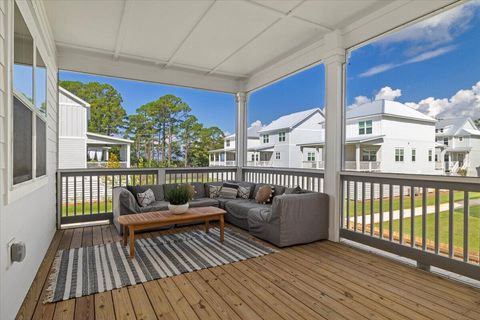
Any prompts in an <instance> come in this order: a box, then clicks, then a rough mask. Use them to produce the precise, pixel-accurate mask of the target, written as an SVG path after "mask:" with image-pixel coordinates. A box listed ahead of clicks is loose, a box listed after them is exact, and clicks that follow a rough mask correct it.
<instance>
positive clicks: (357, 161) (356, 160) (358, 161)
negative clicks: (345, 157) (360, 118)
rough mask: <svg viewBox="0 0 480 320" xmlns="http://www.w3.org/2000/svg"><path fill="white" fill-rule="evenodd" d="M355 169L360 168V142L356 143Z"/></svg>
mask: <svg viewBox="0 0 480 320" xmlns="http://www.w3.org/2000/svg"><path fill="white" fill-rule="evenodd" d="M355 169H356V170H357V171H359V170H360V143H357V144H355Z"/></svg>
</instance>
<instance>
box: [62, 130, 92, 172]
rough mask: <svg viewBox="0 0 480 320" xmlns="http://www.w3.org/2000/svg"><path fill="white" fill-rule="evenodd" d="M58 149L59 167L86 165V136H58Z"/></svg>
mask: <svg viewBox="0 0 480 320" xmlns="http://www.w3.org/2000/svg"><path fill="white" fill-rule="evenodd" d="M59 150H60V152H59V154H58V168H59V169H80V168H82V169H83V168H86V167H87V139H86V138H75V137H60V138H59Z"/></svg>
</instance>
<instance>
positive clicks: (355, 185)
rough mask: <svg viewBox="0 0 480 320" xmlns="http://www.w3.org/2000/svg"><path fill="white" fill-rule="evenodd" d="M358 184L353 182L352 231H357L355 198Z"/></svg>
mask: <svg viewBox="0 0 480 320" xmlns="http://www.w3.org/2000/svg"><path fill="white" fill-rule="evenodd" d="M357 185H358V182H357V181H353V230H354V231H357V205H358V203H357V196H358V187H357Z"/></svg>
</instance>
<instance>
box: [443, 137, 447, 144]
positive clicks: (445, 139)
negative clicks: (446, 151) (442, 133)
mask: <svg viewBox="0 0 480 320" xmlns="http://www.w3.org/2000/svg"><path fill="white" fill-rule="evenodd" d="M443 144H444V145H446V146H448V138H443Z"/></svg>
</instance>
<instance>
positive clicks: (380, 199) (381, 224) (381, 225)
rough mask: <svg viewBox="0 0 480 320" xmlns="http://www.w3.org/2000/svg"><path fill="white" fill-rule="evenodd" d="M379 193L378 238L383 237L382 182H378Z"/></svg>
mask: <svg viewBox="0 0 480 320" xmlns="http://www.w3.org/2000/svg"><path fill="white" fill-rule="evenodd" d="M379 191H380V195H379V199H378V200H379V201H378V205H379V206H378V209H379V212H380V225H379V232H380V239H383V183H380V190H379Z"/></svg>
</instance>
